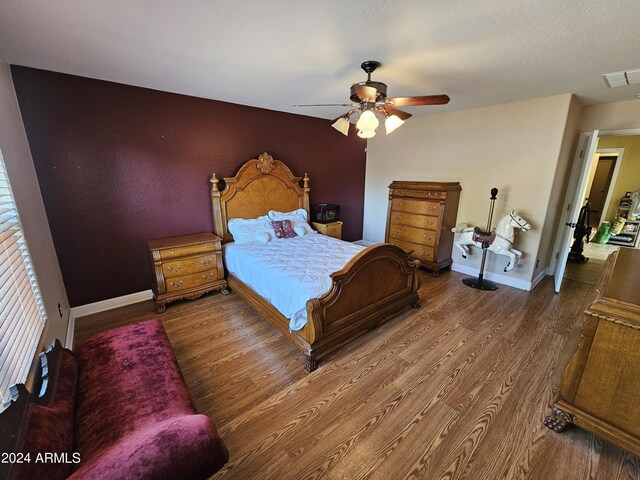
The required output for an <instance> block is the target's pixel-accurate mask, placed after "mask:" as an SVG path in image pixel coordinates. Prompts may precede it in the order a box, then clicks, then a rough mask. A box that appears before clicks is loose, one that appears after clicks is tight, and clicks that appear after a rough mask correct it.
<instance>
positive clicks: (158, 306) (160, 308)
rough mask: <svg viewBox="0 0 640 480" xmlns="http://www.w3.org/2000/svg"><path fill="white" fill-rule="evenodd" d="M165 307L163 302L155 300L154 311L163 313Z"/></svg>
mask: <svg viewBox="0 0 640 480" xmlns="http://www.w3.org/2000/svg"><path fill="white" fill-rule="evenodd" d="M166 309H167V304H166V303H163V302H156V312H157V313H164V311H165V310H166Z"/></svg>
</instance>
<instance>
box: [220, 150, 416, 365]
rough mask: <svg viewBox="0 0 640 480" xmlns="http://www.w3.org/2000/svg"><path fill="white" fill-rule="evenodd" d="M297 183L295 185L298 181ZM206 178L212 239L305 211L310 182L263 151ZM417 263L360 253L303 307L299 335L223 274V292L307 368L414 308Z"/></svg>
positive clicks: (381, 248) (382, 248) (372, 250)
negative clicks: (298, 354)
mask: <svg viewBox="0 0 640 480" xmlns="http://www.w3.org/2000/svg"><path fill="white" fill-rule="evenodd" d="M301 181H302V182H303V185H302V186H301V185H300V182H301ZM219 182H220V180H219V179H218V178H217V177H216V176H215V174H214V175H213V177H212V178H211V184H212V188H211V200H212V206H213V225H214V231H215V233H216V234H217V235H218V236H220V237H221V238H222V239H223V242H227V241H231V240H232V237H231V235H230V234H229V231H228V229H227V222H228V221H229V220H230V219H232V218H255V217H258V216H260V215H265V214H266V213H267V212H268V211H269V210H278V211H291V210H295V209H297V208H304V209H305V210H307V212H308V211H309V178H308V177H307V175H306V174H305V176H304V179H303V178H301V177H295V176H294V175H293V174H292V173H291V170H289V168H288V167H287V166H286V165H285V164H284V163H282V162H280V161H279V160H273V158H272V157H271V155H269V154H267V153H263V154H262V155H260V157H259V158H258V159H255V160H250V161H248V162H246V163H245V164H244V165H242V167H240V169H239V171H238V173H237V174H236V176H234V177H230V178H225V179H224V182H225V188H224V190H223V191H222V192H221V191H220V189H219ZM418 265H419V262H417V261H414V260H411V259H410V257H409V255H407V253H405V251H404V250H402V249H401V248H399V247H396V246H395V245H391V244H379V245H374V246H371V247H368V248H365V249H364V250H362V251H361V252H359V253H358V254H357V255H355V256H354V257H353V258H352V259H351V260H350V261H349V262H348V263H347V264H346V265H345V267H344V268H343V269H342V270H340V271H338V272H335V273H333V274H332V275H331V278H332V284H331V288H330V289H329V291H328V292H327V293H326V294H325V295H323V296H322V297H320V298H314V299H311V300H309V301H308V302H307V315H308V322H307V324H306V325H305V327H304V328H302V329H301V330H298V331H291V330H290V329H289V320H288V319H287V318H285V317H284V316H283V315H282V314H281V313H280V312H279V311H278V310H277V309H276V308H275V307H273V305H271V304H270V303H269V302H267V301H266V300H265V299H264V298H262V297H261V296H260V295H259V294H257V293H256V292H255V291H253V289H251V287H249V286H248V285H246V284H244V283H243V282H242V281H241V280H239V279H238V278H236V277H235V276H233V275H231V274H229V275H228V283H229V287H230V288H232V289H233V290H234V291H235V292H236V293H238V294H239V295H240V296H241V297H243V298H244V299H245V300H246V301H247V302H248V303H249V304H250V305H252V306H253V307H254V308H255V309H256V311H257V312H258V313H260V314H261V315H262V316H263V317H264V318H265V319H267V320H268V321H269V322H270V323H272V324H273V325H274V326H275V327H276V328H278V329H279V330H280V331H281V332H282V333H283V334H284V335H285V336H287V337H288V338H289V339H290V340H291V341H292V342H293V343H294V344H295V345H296V346H297V347H298V348H300V349H301V350H302V351H303V352H304V354H305V355H306V357H307V360H306V363H305V369H306V370H307V371H312V370H314V369H315V368H316V366H317V362H318V358H319V357H320V356H322V355H324V354H326V353H328V352H331V351H332V350H335V349H337V348H339V347H341V346H342V345H344V344H346V343H347V342H349V341H350V340H352V339H354V338H356V337H359V336H360V335H362V334H363V333H366V332H367V331H369V330H371V329H373V328H375V327H376V326H377V325H379V324H381V323H383V322H385V321H386V320H388V319H390V318H391V317H393V316H394V315H396V314H398V313H399V312H401V311H403V310H405V309H407V308H408V307H410V306H413V307H418V306H419V305H418V288H419V286H420V277H419V273H418Z"/></svg>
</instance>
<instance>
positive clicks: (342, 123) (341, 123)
mask: <svg viewBox="0 0 640 480" xmlns="http://www.w3.org/2000/svg"><path fill="white" fill-rule="evenodd" d="M331 126H332V127H333V128H335V129H336V130H338V131H339V132H340V133H341V134H343V135H349V120H347V119H346V118H345V117H340V118H339V119H337V120H336V121H335V122H333V123H332V124H331Z"/></svg>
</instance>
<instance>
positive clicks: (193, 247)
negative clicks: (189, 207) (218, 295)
mask: <svg viewBox="0 0 640 480" xmlns="http://www.w3.org/2000/svg"><path fill="white" fill-rule="evenodd" d="M147 245H148V247H149V253H150V254H151V261H152V262H153V273H154V279H153V296H154V298H155V300H156V309H157V311H158V313H162V312H164V310H165V308H166V305H167V303H170V302H173V301H176V300H182V299H185V298H186V299H195V298H198V297H199V296H201V295H204V294H205V293H207V292H211V291H212V290H221V291H222V293H223V294H227V293H229V292H228V291H227V281H226V280H225V279H224V267H223V265H222V246H221V239H220V237H218V236H216V235H214V234H213V233H208V232H204V233H193V234H190V235H179V236H175V237H165V238H156V239H153V240H149V241H148V242H147Z"/></svg>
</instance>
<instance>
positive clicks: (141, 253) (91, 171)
mask: <svg viewBox="0 0 640 480" xmlns="http://www.w3.org/2000/svg"><path fill="white" fill-rule="evenodd" d="M11 70H12V75H13V81H14V85H15V89H16V93H17V96H18V101H19V104H20V110H21V112H22V118H23V121H24V125H25V129H26V132H27V137H28V139H29V145H30V147H31V153H32V155H33V161H34V164H35V168H36V172H37V175H38V180H39V182H40V189H41V191H42V196H43V199H44V204H45V208H46V211H47V216H48V219H49V224H50V226H51V232H52V235H53V240H54V243H55V247H56V251H57V254H58V260H59V262H60V268H61V270H62V275H63V278H64V283H65V286H66V289H67V295H68V297H69V302H70V304H71V306H78V305H84V304H87V303H91V302H96V301H99V300H104V299H107V298H113V297H118V296H121V295H126V294H129V293H134V292H139V291H142V290H147V289H149V288H151V281H152V272H151V267H150V261H149V254H148V252H147V249H146V241H147V240H148V239H150V238H157V237H163V236H168V235H180V234H186V233H193V232H202V231H212V229H213V226H212V225H213V222H212V218H211V201H210V184H209V178H210V177H211V174H212V173H213V172H215V173H216V174H217V175H218V176H219V177H225V176H231V175H232V174H234V173H235V171H236V170H237V169H238V167H239V166H240V165H241V164H242V163H244V162H245V161H247V160H250V159H252V158H257V156H258V155H259V154H260V153H262V152H264V151H267V152H269V153H270V154H272V155H273V156H274V158H276V159H279V160H282V161H284V162H285V163H287V164H288V165H289V166H290V168H291V169H292V171H293V173H294V174H295V175H303V174H304V173H305V172H307V173H308V174H309V177H310V178H311V183H310V186H311V204H312V205H313V204H315V203H318V202H329V203H339V204H340V205H341V216H342V220H343V221H344V226H343V233H344V235H343V238H344V239H346V240H356V239H359V238H362V222H363V204H364V178H365V146H366V144H365V142H364V141H362V140H360V139H358V138H357V137H356V136H355V135H350V136H349V137H345V136H343V135H340V134H339V133H338V132H336V131H335V130H334V129H332V128H331V127H330V125H329V122H328V121H327V120H322V119H318V118H312V117H306V116H303V115H294V114H289V113H282V112H275V111H271V110H264V109H260V108H254V107H247V106H242V105H236V104H231V103H226V102H219V101H214V100H206V99H202V98H196V97H189V96H185V95H177V94H172V93H167V92H160V91H157V90H150V89H145V88H139V87H132V86H128V85H122V84H117V83H111V82H105V81H100V80H93V79H88V78H83V77H77V76H72V75H66V74H61V73H54V72H48V71H43V70H35V69H31V68H25V67H18V66H12V68H11ZM212 81H215V79H212ZM239 88H240V87H239ZM283 95H286V92H284V93H283Z"/></svg>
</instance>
